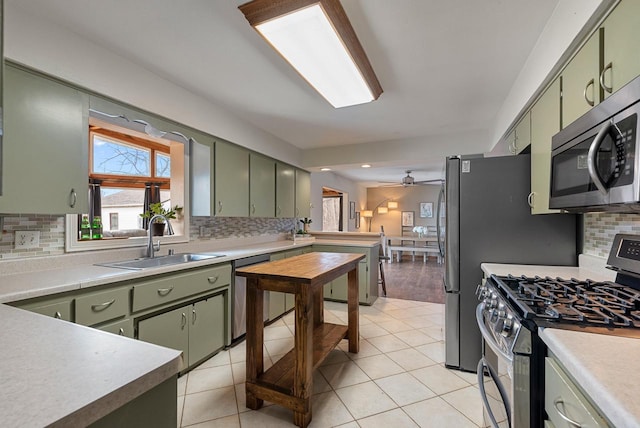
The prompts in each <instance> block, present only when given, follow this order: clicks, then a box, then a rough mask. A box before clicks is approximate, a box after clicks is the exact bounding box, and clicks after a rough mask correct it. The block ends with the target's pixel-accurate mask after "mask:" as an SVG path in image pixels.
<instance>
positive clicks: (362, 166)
mask: <svg viewBox="0 0 640 428" xmlns="http://www.w3.org/2000/svg"><path fill="white" fill-rule="evenodd" d="M360 167H361V168H371V165H369V164H368V163H365V164H364V165H360Z"/></svg>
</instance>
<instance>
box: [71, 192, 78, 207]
mask: <svg viewBox="0 0 640 428" xmlns="http://www.w3.org/2000/svg"><path fill="white" fill-rule="evenodd" d="M76 202H78V194H77V193H76V189H71V191H70V192H69V206H70V207H71V208H74V207H75V206H76Z"/></svg>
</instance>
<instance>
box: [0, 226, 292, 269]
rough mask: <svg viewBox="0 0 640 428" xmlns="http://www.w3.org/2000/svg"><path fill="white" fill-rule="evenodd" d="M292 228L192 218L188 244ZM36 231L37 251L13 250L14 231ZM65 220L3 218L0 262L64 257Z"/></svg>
mask: <svg viewBox="0 0 640 428" xmlns="http://www.w3.org/2000/svg"><path fill="white" fill-rule="evenodd" d="M295 225H296V221H295V219H293V218H244V217H238V218H236V217H214V218H212V217H192V218H191V224H190V230H189V238H190V241H191V242H205V241H208V240H212V239H223V238H234V237H238V238H249V237H252V236H260V235H280V234H282V233H289V232H290V231H291V230H292V229H293V228H294V227H295ZM19 230H20V231H22V230H28V231H39V232H40V245H39V246H38V248H31V249H15V248H14V239H15V232H16V231H19ZM64 233H65V217H64V216H53V215H16V216H5V217H4V228H3V230H2V239H0V260H5V259H21V258H32V257H41V256H54V255H62V254H64V238H65V235H64Z"/></svg>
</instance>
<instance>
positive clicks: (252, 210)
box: [251, 204, 256, 214]
mask: <svg viewBox="0 0 640 428" xmlns="http://www.w3.org/2000/svg"><path fill="white" fill-rule="evenodd" d="M255 213H256V204H251V214H255Z"/></svg>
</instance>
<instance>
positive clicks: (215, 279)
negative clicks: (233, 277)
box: [207, 275, 220, 284]
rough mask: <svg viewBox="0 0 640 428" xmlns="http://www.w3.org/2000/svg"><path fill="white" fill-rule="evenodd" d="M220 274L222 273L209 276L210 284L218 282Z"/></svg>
mask: <svg viewBox="0 0 640 428" xmlns="http://www.w3.org/2000/svg"><path fill="white" fill-rule="evenodd" d="M219 276H220V275H216V276H210V277H208V278H207V281H209V284H215V283H216V282H218V278H219Z"/></svg>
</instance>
